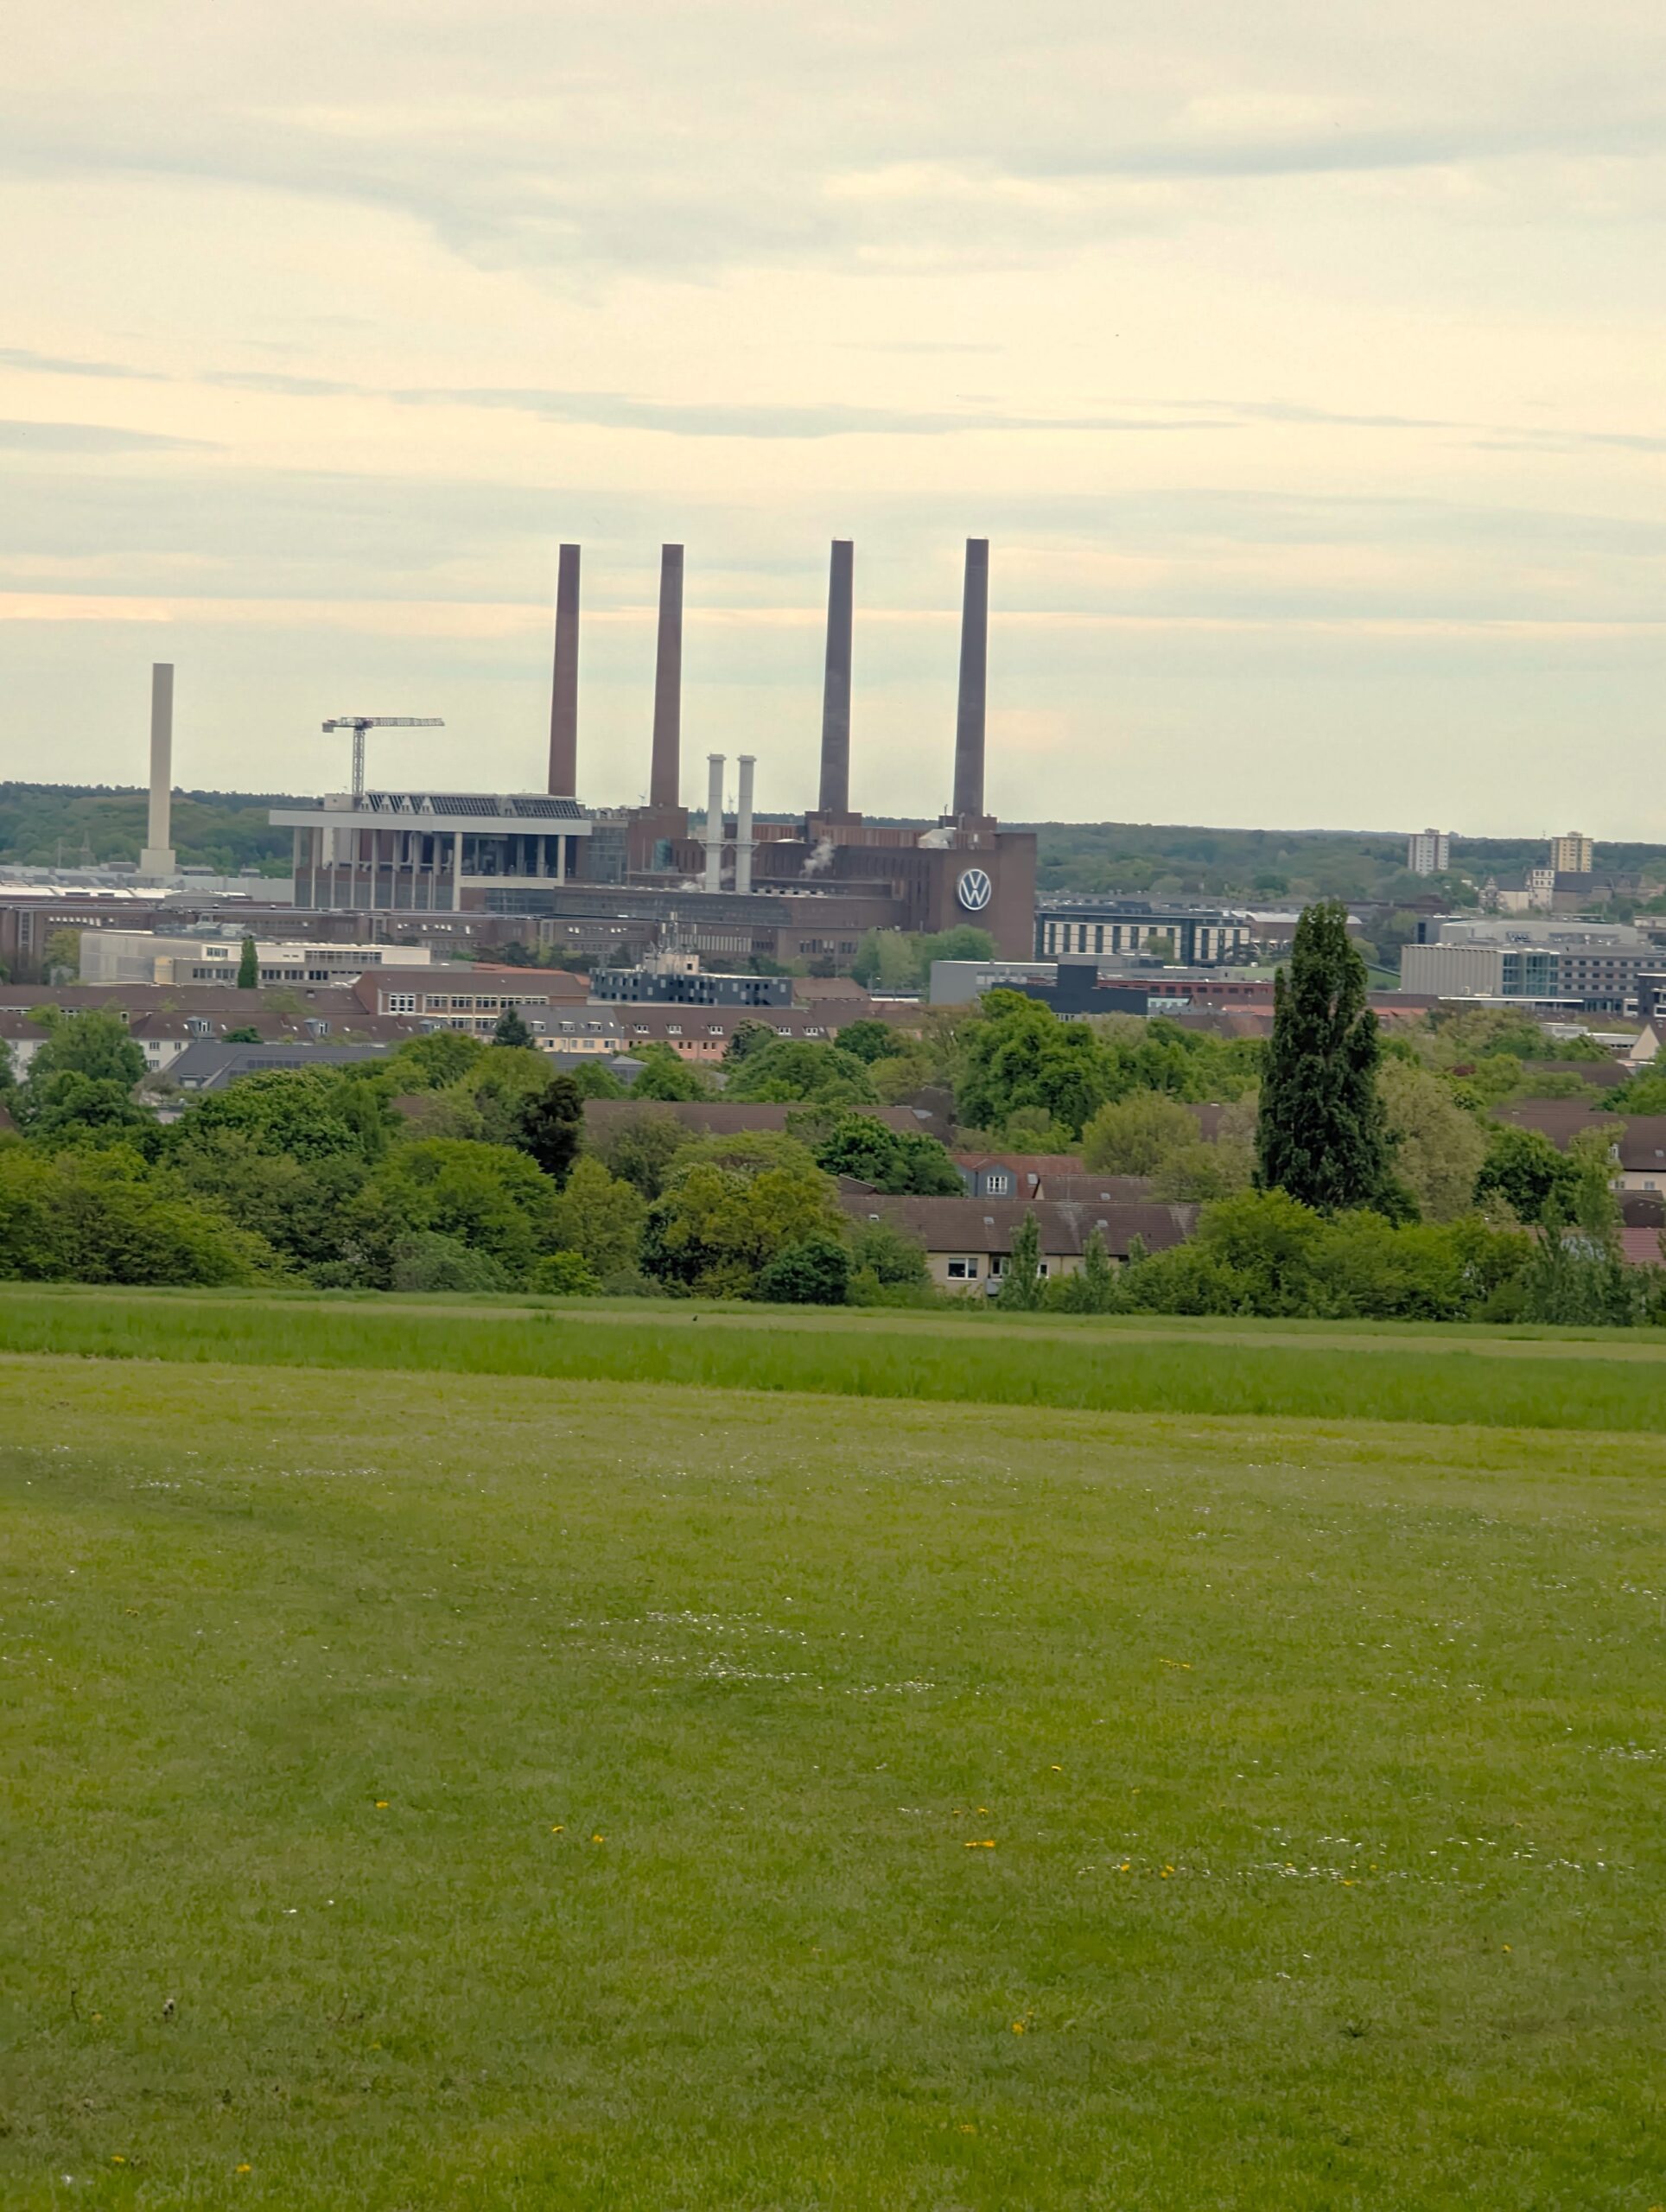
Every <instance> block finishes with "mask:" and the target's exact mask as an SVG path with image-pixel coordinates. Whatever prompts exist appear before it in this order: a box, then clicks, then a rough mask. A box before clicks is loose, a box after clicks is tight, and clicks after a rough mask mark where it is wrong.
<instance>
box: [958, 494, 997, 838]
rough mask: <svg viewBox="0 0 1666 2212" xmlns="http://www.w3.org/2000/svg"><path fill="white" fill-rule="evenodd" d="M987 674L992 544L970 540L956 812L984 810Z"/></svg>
mask: <svg viewBox="0 0 1666 2212" xmlns="http://www.w3.org/2000/svg"><path fill="white" fill-rule="evenodd" d="M988 691H989V539H988V538H987V537H969V538H968V539H967V540H966V592H965V598H964V601H963V605H962V608H961V616H960V712H959V715H958V717H957V721H956V725H955V813H956V815H957V816H961V815H967V814H982V811H983V725H984V713H985V707H986V703H987V697H988Z"/></svg>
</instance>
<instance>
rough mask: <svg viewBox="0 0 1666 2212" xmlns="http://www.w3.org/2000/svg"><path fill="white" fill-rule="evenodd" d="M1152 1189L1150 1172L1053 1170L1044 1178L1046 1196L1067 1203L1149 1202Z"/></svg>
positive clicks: (1042, 1190) (1119, 1203)
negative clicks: (1061, 1172)
mask: <svg viewBox="0 0 1666 2212" xmlns="http://www.w3.org/2000/svg"><path fill="white" fill-rule="evenodd" d="M1069 1164H1070V1163H1069V1162H1068V1161H1061V1162H1060V1165H1061V1166H1068V1165H1069ZM1152 1190H1153V1182H1152V1178H1151V1177H1150V1176H1149V1175H1090V1174H1089V1173H1087V1172H1086V1170H1085V1169H1084V1170H1083V1171H1082V1172H1081V1173H1078V1174H1074V1175H1054V1174H1051V1173H1050V1174H1047V1175H1045V1176H1044V1177H1043V1178H1042V1180H1041V1192H1042V1196H1043V1197H1044V1198H1051V1199H1053V1200H1055V1201H1057V1202H1059V1203H1060V1204H1062V1205H1085V1206H1091V1205H1101V1206H1103V1205H1113V1206H1129V1205H1148V1204H1149V1203H1150V1200H1151V1194H1152Z"/></svg>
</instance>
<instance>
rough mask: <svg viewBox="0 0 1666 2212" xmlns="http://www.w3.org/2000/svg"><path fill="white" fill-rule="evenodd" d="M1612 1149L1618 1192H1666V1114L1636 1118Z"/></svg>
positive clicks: (1621, 1131)
mask: <svg viewBox="0 0 1666 2212" xmlns="http://www.w3.org/2000/svg"><path fill="white" fill-rule="evenodd" d="M1611 1149H1612V1154H1613V1158H1614V1161H1615V1165H1616V1167H1617V1169H1618V1173H1617V1174H1616V1176H1615V1178H1614V1188H1615V1189H1616V1190H1617V1191H1662V1192H1666V1114H1633V1115H1632V1116H1631V1118H1630V1119H1629V1120H1628V1121H1626V1122H1624V1123H1622V1124H1621V1125H1620V1127H1619V1128H1618V1131H1617V1132H1616V1134H1615V1136H1614V1141H1613V1144H1612V1147H1611Z"/></svg>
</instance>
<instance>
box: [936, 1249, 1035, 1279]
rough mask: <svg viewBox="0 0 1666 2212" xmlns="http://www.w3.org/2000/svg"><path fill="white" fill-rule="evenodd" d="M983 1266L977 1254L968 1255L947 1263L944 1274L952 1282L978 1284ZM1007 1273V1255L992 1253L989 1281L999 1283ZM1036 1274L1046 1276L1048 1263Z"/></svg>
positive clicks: (989, 1263)
mask: <svg viewBox="0 0 1666 2212" xmlns="http://www.w3.org/2000/svg"><path fill="white" fill-rule="evenodd" d="M980 1265H982V1262H980V1261H979V1259H978V1258H977V1256H976V1254H973V1253H967V1254H964V1255H959V1256H957V1257H956V1258H954V1259H952V1260H950V1261H949V1262H947V1263H946V1265H945V1269H944V1272H945V1273H946V1274H947V1275H948V1278H949V1280H950V1281H951V1282H976V1281H977V1271H978V1268H979V1267H980ZM1006 1272H1007V1255H1006V1254H1005V1253H1004V1252H992V1253H991V1254H990V1255H989V1262H988V1274H989V1280H990V1281H992V1282H998V1281H1000V1279H1001V1277H1002V1275H1004V1274H1006ZM1036 1272H1037V1274H1046V1272H1047V1263H1046V1261H1045V1260H1043V1261H1041V1262H1040V1264H1039V1265H1038V1267H1037V1269H1036Z"/></svg>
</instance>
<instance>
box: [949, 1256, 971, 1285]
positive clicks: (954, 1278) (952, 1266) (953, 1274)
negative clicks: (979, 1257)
mask: <svg viewBox="0 0 1666 2212" xmlns="http://www.w3.org/2000/svg"><path fill="white" fill-rule="evenodd" d="M948 1275H949V1280H950V1281H951V1282H976V1281H977V1262H976V1260H969V1259H958V1260H951V1261H950V1262H949V1266H948Z"/></svg>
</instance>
